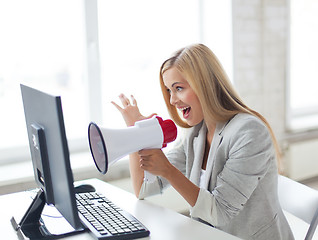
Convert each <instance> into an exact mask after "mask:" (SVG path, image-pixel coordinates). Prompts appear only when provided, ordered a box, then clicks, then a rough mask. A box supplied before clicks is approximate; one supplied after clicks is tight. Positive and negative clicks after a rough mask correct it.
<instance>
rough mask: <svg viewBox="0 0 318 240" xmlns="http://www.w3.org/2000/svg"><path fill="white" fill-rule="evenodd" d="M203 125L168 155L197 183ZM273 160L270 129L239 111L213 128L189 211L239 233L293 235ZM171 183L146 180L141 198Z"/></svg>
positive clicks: (243, 235)
mask: <svg viewBox="0 0 318 240" xmlns="http://www.w3.org/2000/svg"><path fill="white" fill-rule="evenodd" d="M206 131H207V128H206V126H205V124H204V123H203V122H202V123H200V124H199V125H197V126H194V127H193V128H191V129H190V130H189V131H188V133H187V135H186V137H185V138H184V139H183V141H182V142H180V143H179V144H178V145H177V146H176V147H175V148H173V149H172V150H170V151H169V152H168V153H167V154H166V156H167V158H168V159H169V161H170V162H171V163H172V164H173V165H175V166H176V167H177V168H178V169H179V170H180V171H181V172H183V174H184V175H185V176H186V177H188V178H189V179H190V180H191V181H192V182H193V183H194V184H196V185H198V186H199V184H200V183H199V182H200V171H201V165H202V160H203V154H204V149H205V141H206ZM277 177H278V174H277V166H276V158H275V151H274V147H273V144H272V139H271V135H270V133H269V131H268V129H267V127H266V126H265V125H264V124H263V122H262V121H260V120H259V119H258V118H256V117H254V116H252V115H249V114H237V115H236V116H234V117H233V118H232V119H231V120H229V121H228V122H226V123H219V124H218V125H217V128H216V130H215V133H214V136H213V140H212V143H211V147H210V152H209V156H208V162H207V167H206V177H205V182H204V183H203V186H202V185H201V186H202V187H201V188H200V192H199V196H198V199H197V201H196V204H195V206H193V207H192V208H191V209H190V213H191V217H193V218H196V219H198V220H200V221H203V222H205V223H207V224H210V225H212V226H214V227H216V228H219V229H221V230H223V231H225V232H228V233H230V234H232V235H235V236H238V237H240V238H242V239H260V240H263V239H264V240H268V239H272V240H274V239H288V240H289V239H294V238H293V235H292V232H291V229H290V227H289V225H288V222H287V220H286V218H285V216H284V214H283V211H282V209H281V207H280V204H279V201H278V196H277ZM168 184H169V183H168V182H167V181H166V180H165V179H161V178H158V182H155V183H152V184H149V183H144V184H143V186H142V188H141V192H140V195H139V196H140V198H144V197H146V196H149V195H152V194H155V193H160V192H162V190H163V189H164V188H165V187H166V186H167V185H168Z"/></svg>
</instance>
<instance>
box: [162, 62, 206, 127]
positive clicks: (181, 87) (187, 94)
mask: <svg viewBox="0 0 318 240" xmlns="http://www.w3.org/2000/svg"><path fill="white" fill-rule="evenodd" d="M163 82H164V84H165V86H166V88H167V90H168V91H169V92H170V103H171V105H173V106H175V107H176V108H177V109H178V110H180V111H181V112H182V116H183V118H184V120H185V121H186V122H187V124H188V125H189V126H195V125H197V124H199V123H200V122H201V121H202V120H203V111H202V108H201V104H200V102H199V99H198V97H197V95H196V94H195V93H194V91H193V90H192V88H191V87H190V85H189V83H188V82H187V80H185V79H184V77H183V76H182V74H181V73H180V72H179V71H178V70H177V68H175V67H172V68H170V69H168V70H167V71H165V72H164V74H163Z"/></svg>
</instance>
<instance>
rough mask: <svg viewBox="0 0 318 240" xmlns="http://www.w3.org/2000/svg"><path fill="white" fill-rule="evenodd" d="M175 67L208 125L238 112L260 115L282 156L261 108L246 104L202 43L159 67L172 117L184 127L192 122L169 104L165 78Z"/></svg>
mask: <svg viewBox="0 0 318 240" xmlns="http://www.w3.org/2000/svg"><path fill="white" fill-rule="evenodd" d="M172 67H176V68H177V69H178V71H179V72H180V73H181V74H182V75H183V77H184V78H185V79H186V80H187V81H188V83H189V85H190V87H191V88H192V89H193V91H194V92H195V94H196V95H197V97H198V99H199V101H200V103H201V106H202V110H203V116H204V121H205V122H206V124H207V125H209V124H211V123H212V124H214V123H216V122H226V121H228V120H229V119H231V118H232V117H233V116H234V115H235V114H238V113H249V114H251V115H254V116H256V117H258V118H259V119H260V120H261V121H263V122H264V124H265V125H266V126H267V128H268V130H269V132H270V134H271V136H272V140H273V143H274V147H275V150H276V155H277V159H278V160H279V159H280V151H279V146H278V143H277V140H276V137H275V135H274V132H273V130H272V128H271V126H270V124H269V123H268V122H267V120H266V119H265V118H264V117H263V116H262V115H261V114H260V113H258V112H256V111H254V110H253V109H251V108H249V107H248V106H246V105H245V104H244V103H243V101H242V100H241V98H240V97H239V95H238V94H237V92H236V91H235V89H234V88H233V85H232V84H231V82H230V80H229V78H228V76H227V74H226V73H225V71H224V69H223V67H222V65H221V63H220V62H219V60H218V58H217V57H216V56H215V54H214V53H213V52H212V51H211V50H210V49H209V48H208V47H206V46H205V45H203V44H194V45H190V46H187V47H185V48H182V49H180V50H178V51H177V52H175V53H174V54H173V55H172V56H171V57H170V58H169V59H167V60H166V61H164V62H163V64H162V65H161V68H160V86H161V90H162V94H163V97H164V100H165V103H166V106H167V108H168V112H169V114H170V116H171V118H172V119H173V120H174V121H175V123H176V124H178V125H179V126H181V127H184V128H189V127H190V126H189V125H188V124H187V123H186V122H185V121H183V120H182V118H181V116H180V115H179V113H178V111H177V108H176V107H175V106H173V105H171V104H170V93H169V92H168V91H167V89H166V86H165V85H164V82H163V74H164V72H165V71H167V70H168V69H170V68H172Z"/></svg>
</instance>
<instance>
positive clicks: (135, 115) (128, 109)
mask: <svg viewBox="0 0 318 240" xmlns="http://www.w3.org/2000/svg"><path fill="white" fill-rule="evenodd" d="M119 99H120V101H121V103H122V105H123V107H121V106H119V105H118V104H117V103H115V102H113V101H112V102H111V103H112V104H113V105H114V106H115V107H116V108H117V109H118V111H119V112H120V113H121V115H122V116H123V118H124V120H125V122H126V125H127V126H128V127H129V126H133V125H135V122H137V121H140V120H143V119H147V118H151V117H152V116H154V115H156V114H154V113H153V114H151V115H150V116H148V117H145V116H143V115H142V114H141V113H140V111H139V108H138V106H137V101H136V99H135V98H134V96H133V95H131V102H130V100H129V98H127V97H126V96H125V95H124V94H120V95H119Z"/></svg>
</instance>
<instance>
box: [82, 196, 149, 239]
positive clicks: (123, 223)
mask: <svg viewBox="0 0 318 240" xmlns="http://www.w3.org/2000/svg"><path fill="white" fill-rule="evenodd" d="M76 202H77V208H78V212H79V216H80V219H81V221H82V222H83V223H84V224H85V225H86V227H87V228H88V229H89V230H90V231H91V233H92V234H93V235H94V236H95V238H96V239H134V238H141V237H147V236H149V234H150V232H149V230H148V229H147V228H146V227H145V226H143V225H142V224H141V223H140V222H139V221H138V220H137V219H136V218H135V217H134V216H132V215H131V214H130V213H128V212H126V211H124V210H122V209H120V208H119V207H117V206H116V205H115V204H113V203H112V202H111V201H110V200H108V199H107V198H106V197H105V196H103V195H102V194H100V193H97V192H88V193H76Z"/></svg>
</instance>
